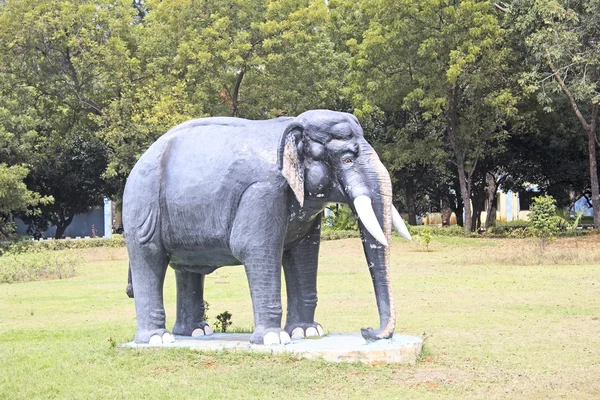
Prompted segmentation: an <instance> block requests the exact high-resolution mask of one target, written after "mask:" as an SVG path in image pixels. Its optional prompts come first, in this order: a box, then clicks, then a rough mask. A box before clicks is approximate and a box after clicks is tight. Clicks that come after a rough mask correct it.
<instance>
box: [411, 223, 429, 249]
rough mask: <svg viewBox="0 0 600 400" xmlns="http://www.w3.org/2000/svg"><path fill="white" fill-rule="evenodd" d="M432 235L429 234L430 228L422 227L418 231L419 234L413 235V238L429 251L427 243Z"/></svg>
mask: <svg viewBox="0 0 600 400" xmlns="http://www.w3.org/2000/svg"><path fill="white" fill-rule="evenodd" d="M432 238H433V236H432V235H431V230H430V229H429V228H424V229H421V230H420V231H419V234H417V235H415V239H416V241H417V242H418V243H420V244H421V245H422V246H423V247H424V248H425V251H429V243H430V242H431V239H432Z"/></svg>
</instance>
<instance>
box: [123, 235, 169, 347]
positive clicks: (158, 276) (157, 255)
mask: <svg viewBox="0 0 600 400" xmlns="http://www.w3.org/2000/svg"><path fill="white" fill-rule="evenodd" d="M128 251H129V260H130V266H131V278H132V284H133V290H134V292H135V297H134V300H135V313H136V318H137V330H136V334H135V342H136V343H150V344H161V343H170V342H173V340H174V339H173V336H172V335H171V333H169V331H168V330H167V329H166V328H165V320H166V315H165V307H164V303H163V286H164V282H165V275H166V272H167V265H168V262H169V260H168V256H167V255H166V252H165V251H164V249H162V247H158V246H156V245H147V244H146V245H143V246H140V245H130V246H128Z"/></svg>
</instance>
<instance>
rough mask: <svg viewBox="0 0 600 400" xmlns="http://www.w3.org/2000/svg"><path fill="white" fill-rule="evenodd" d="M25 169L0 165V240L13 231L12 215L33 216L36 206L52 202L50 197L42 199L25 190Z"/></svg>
mask: <svg viewBox="0 0 600 400" xmlns="http://www.w3.org/2000/svg"><path fill="white" fill-rule="evenodd" d="M28 172H29V171H28V170H27V168H25V167H23V166H20V165H13V166H10V167H9V166H7V165H6V164H0V239H5V238H7V237H8V236H9V235H10V234H11V233H12V231H13V226H12V225H11V221H12V217H13V215H15V214H17V213H29V214H31V215H35V214H37V212H38V208H37V206H39V205H47V204H49V203H51V202H52V197H42V196H40V195H39V194H38V193H36V192H33V191H31V190H29V189H28V188H27V185H25V183H24V179H25V177H26V176H27V174H28Z"/></svg>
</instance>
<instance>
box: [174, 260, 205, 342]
mask: <svg viewBox="0 0 600 400" xmlns="http://www.w3.org/2000/svg"><path fill="white" fill-rule="evenodd" d="M173 267H174V269H175V281H176V283H177V319H176V321H175V326H174V327H173V333H174V334H175V335H181V336H205V335H212V334H213V330H212V328H211V327H210V326H209V325H208V323H207V322H206V321H205V320H204V312H205V306H204V277H205V275H202V274H198V273H195V272H189V271H185V270H183V269H181V268H179V267H177V266H173Z"/></svg>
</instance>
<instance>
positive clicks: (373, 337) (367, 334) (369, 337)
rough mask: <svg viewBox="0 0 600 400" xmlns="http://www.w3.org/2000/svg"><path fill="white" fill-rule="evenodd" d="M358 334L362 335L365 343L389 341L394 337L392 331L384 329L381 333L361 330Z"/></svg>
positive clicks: (379, 330)
mask: <svg viewBox="0 0 600 400" xmlns="http://www.w3.org/2000/svg"><path fill="white" fill-rule="evenodd" d="M360 334H361V335H362V337H363V339H365V340H366V341H367V343H370V342H375V341H377V340H382V339H391V338H392V336H393V335H394V330H393V329H392V330H387V329H386V330H384V331H382V330H381V329H377V330H375V329H373V328H361V330H360Z"/></svg>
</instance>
